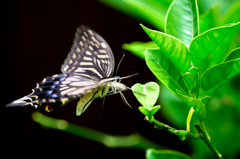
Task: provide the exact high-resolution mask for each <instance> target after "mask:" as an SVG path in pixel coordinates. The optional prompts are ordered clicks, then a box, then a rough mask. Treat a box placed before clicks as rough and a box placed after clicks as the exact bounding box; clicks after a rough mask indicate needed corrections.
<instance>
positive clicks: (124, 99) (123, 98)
mask: <svg viewBox="0 0 240 159" xmlns="http://www.w3.org/2000/svg"><path fill="white" fill-rule="evenodd" d="M119 93H120V95H121V97H122V100H123V101H124V102H125V103H126V104H127V105H128V106H129V107H130V108H132V106H131V105H130V104H129V103H128V102H127V100H126V98H125V97H124V95H123V93H122V92H121V91H119Z"/></svg>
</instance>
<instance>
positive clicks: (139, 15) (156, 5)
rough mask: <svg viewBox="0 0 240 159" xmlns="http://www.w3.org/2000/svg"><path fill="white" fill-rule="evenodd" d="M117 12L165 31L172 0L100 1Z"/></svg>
mask: <svg viewBox="0 0 240 159" xmlns="http://www.w3.org/2000/svg"><path fill="white" fill-rule="evenodd" d="M99 1H100V2H102V3H104V4H106V5H109V6H110V7H112V8H115V9H116V10H120V11H122V12H124V13H126V14H128V15H130V16H132V17H134V18H136V19H138V20H139V21H145V22H148V23H150V24H152V25H153V26H154V27H156V28H157V29H159V30H164V26H165V15H166V13H167V10H168V7H169V5H170V4H171V1H172V0H164V1H156V0H137V1H133V0H99Z"/></svg>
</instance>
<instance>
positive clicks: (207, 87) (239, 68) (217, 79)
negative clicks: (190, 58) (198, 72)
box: [201, 59, 240, 95]
mask: <svg viewBox="0 0 240 159" xmlns="http://www.w3.org/2000/svg"><path fill="white" fill-rule="evenodd" d="M238 73H240V59H235V60H230V61H227V62H223V63H221V64H218V65H216V66H213V67H211V68H209V69H208V70H207V71H206V72H205V73H204V74H203V76H202V79H201V88H202V90H203V91H205V93H207V95H211V94H212V93H214V92H215V91H216V90H217V89H218V88H219V87H220V86H221V85H223V84H224V83H225V82H226V81H227V80H229V79H231V78H232V77H234V76H235V75H237V74H238Z"/></svg>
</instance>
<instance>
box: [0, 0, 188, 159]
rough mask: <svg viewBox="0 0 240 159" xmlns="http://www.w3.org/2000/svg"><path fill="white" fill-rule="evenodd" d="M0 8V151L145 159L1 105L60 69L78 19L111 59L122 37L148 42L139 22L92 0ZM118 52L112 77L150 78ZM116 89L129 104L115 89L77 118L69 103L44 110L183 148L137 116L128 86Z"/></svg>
mask: <svg viewBox="0 0 240 159" xmlns="http://www.w3.org/2000/svg"><path fill="white" fill-rule="evenodd" d="M0 7H1V8H0V10H1V15H0V16H1V19H0V20H1V85H2V87H1V92H2V93H1V94H2V95H1V99H2V101H3V102H2V104H1V108H2V111H1V112H3V115H2V116H1V117H2V118H3V119H2V120H1V131H2V132H4V133H3V136H2V140H3V142H1V143H2V144H3V145H2V147H1V151H2V152H3V154H2V156H3V155H8V156H14V157H16V156H17V157H23V156H24V157H40V156H41V157H45V156H52V157H62V156H63V155H68V157H70V156H74V157H78V158H99V157H104V158H123V157H124V158H145V152H144V151H141V150H136V149H121V148H116V149H113V148H107V147H105V146H103V145H102V144H100V143H96V142H93V141H90V140H87V139H84V138H80V137H77V136H75V135H71V134H68V133H65V132H62V131H57V130H52V129H45V128H42V127H41V126H40V125H39V124H37V123H35V122H34V121H32V119H31V114H32V113H33V112H34V111H35V109H34V108H33V107H31V106H26V107H20V108H7V109H6V104H7V103H9V102H11V101H13V100H15V99H18V98H20V97H22V96H24V95H28V94H30V93H31V89H32V88H34V87H35V86H36V83H38V82H40V81H42V79H43V78H44V77H46V76H51V75H54V74H59V73H61V71H60V67H61V65H62V63H63V61H64V59H65V58H66V56H67V53H68V51H69V50H70V47H71V45H72V41H73V37H74V34H75V30H76V28H77V27H78V26H79V25H82V24H84V25H87V26H89V27H91V28H92V29H93V30H95V31H96V32H98V33H99V34H100V35H101V36H102V37H103V38H104V39H105V40H106V41H107V42H108V44H109V46H110V47H111V48H112V51H113V53H114V56H115V65H117V64H118V62H119V60H120V59H121V57H122V51H123V49H122V48H121V46H122V44H123V43H130V42H133V41H145V42H147V41H150V38H149V37H148V36H147V35H146V34H145V33H144V31H143V30H142V29H141V27H140V26H139V23H140V21H137V20H134V19H132V18H130V17H128V16H127V15H124V14H122V13H120V12H117V11H115V10H113V9H111V8H109V7H107V6H105V5H103V4H101V3H99V2H97V1H93V0H71V1H57V0H51V1H46V0H41V1H35V0H15V1H13V0H9V1H5V2H1V5H0ZM145 25H147V26H149V27H151V28H153V27H152V26H150V25H148V24H145ZM125 53H126V56H125V58H124V60H123V62H122V64H121V67H120V69H119V73H118V75H120V76H126V75H130V74H133V73H136V72H139V73H140V75H139V76H136V77H132V78H129V79H126V80H123V81H122V82H123V83H125V84H127V85H128V86H129V87H131V86H132V85H133V84H135V83H146V82H149V81H154V80H155V77H154V76H153V74H152V73H151V72H150V71H149V69H148V68H147V66H146V63H145V62H144V61H143V60H141V59H139V58H138V57H136V56H134V55H133V54H131V53H130V52H127V51H125ZM115 68H116V67H115ZM123 93H124V95H125V97H126V98H127V100H128V102H129V103H130V104H131V105H132V106H133V108H132V109H130V108H129V107H128V106H127V105H126V104H125V103H124V102H123V101H122V99H121V97H120V95H113V96H109V97H106V100H105V105H104V107H103V110H102V111H101V107H100V105H101V102H102V100H101V99H96V100H95V101H94V102H93V103H92V104H91V105H90V106H89V108H88V109H87V110H86V111H85V112H84V113H83V114H82V115H81V116H79V117H77V116H76V115H75V106H76V101H73V102H71V103H69V104H67V105H65V106H64V107H62V108H60V109H58V110H55V111H53V112H51V113H44V114H46V115H48V116H51V117H54V118H58V119H65V120H67V121H69V122H72V123H75V124H78V125H82V126H85V127H88V128H91V129H94V130H98V131H101V132H104V133H108V134H111V135H130V134H133V133H140V134H141V135H142V136H144V137H146V138H148V139H150V140H153V141H155V142H156V143H159V144H161V145H164V146H166V147H168V148H169V149H173V150H178V151H182V152H187V153H189V152H190V150H189V148H187V147H186V146H185V144H186V143H185V142H181V141H180V140H179V139H178V137H177V136H175V135H172V134H170V133H168V132H165V131H163V130H157V129H154V128H153V125H152V124H149V123H147V122H146V121H144V120H143V118H144V116H143V115H142V114H141V113H140V112H139V111H138V108H137V107H138V106H140V104H139V103H138V101H137V100H136V99H135V97H134V96H133V95H132V93H131V91H125V92H123ZM100 113H101V116H99V114H100ZM158 119H159V120H161V121H162V122H165V123H167V121H165V120H164V119H161V113H159V114H158ZM179 145H180V146H179Z"/></svg>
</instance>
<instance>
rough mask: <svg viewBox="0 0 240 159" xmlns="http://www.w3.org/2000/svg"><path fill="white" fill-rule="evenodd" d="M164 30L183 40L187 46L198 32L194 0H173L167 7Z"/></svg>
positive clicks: (196, 10)
mask: <svg viewBox="0 0 240 159" xmlns="http://www.w3.org/2000/svg"><path fill="white" fill-rule="evenodd" d="M165 32H166V33H167V34H170V35H173V36H174V37H176V38H178V39H180V40H181V41H183V42H184V43H185V44H186V46H187V47H189V44H190V43H191V41H192V40H193V38H194V37H196V36H197V35H198V34H199V18H198V8H197V2H196V0H175V1H173V2H172V4H171V6H170V7H169V10H168V14H167V20H166V27H165Z"/></svg>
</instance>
